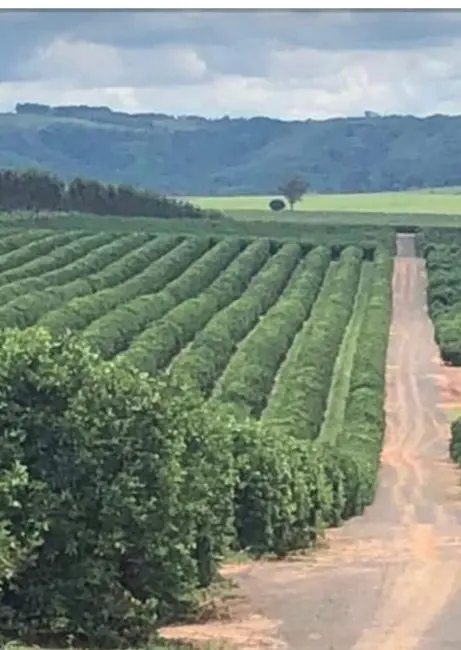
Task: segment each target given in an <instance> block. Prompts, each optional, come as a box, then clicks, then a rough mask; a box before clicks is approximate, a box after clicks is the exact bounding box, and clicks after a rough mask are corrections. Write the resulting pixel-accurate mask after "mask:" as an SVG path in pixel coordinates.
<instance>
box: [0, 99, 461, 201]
mask: <svg viewBox="0 0 461 650" xmlns="http://www.w3.org/2000/svg"><path fill="white" fill-rule="evenodd" d="M0 167H7V168H14V169H28V168H40V169H45V170H48V171H50V172H52V173H54V174H58V175H59V176H60V177H61V178H63V179H65V180H66V181H69V180H71V179H72V178H74V177H76V176H81V177H86V178H95V179H98V180H100V181H101V182H104V183H117V184H131V185H133V186H136V187H144V188H151V189H152V190H155V191H158V192H160V193H163V194H169V195H177V196H193V195H228V194H234V195H239V194H273V193H275V191H276V188H277V187H278V186H279V184H280V182H281V181H283V180H284V179H286V178H288V177H290V176H292V175H295V174H300V175H302V176H303V177H306V178H307V179H308V180H309V182H310V185H311V189H312V191H314V192H375V191H384V190H389V191H390V190H406V189H412V188H424V187H443V186H453V185H460V184H461V116H451V117H449V116H444V115H433V116H431V117H427V118H417V117H412V116H399V115H395V116H380V115H378V114H376V113H372V112H370V111H367V112H366V113H365V114H364V115H363V117H357V118H337V119H329V120H324V121H318V120H309V119H306V120H305V121H299V120H298V121H292V122H286V121H282V120H276V119H269V118H267V117H254V118H251V119H230V118H229V117H223V118H221V119H214V120H211V119H205V118H203V117H198V116H193V115H189V116H179V117H174V116H170V115H165V114H162V113H146V114H137V115H129V114H126V113H121V112H117V111H112V110H110V109H109V108H105V107H90V106H58V107H54V108H53V107H50V106H46V105H41V104H18V105H17V106H16V108H15V112H12V113H3V114H0Z"/></svg>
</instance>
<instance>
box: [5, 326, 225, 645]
mask: <svg viewBox="0 0 461 650" xmlns="http://www.w3.org/2000/svg"><path fill="white" fill-rule="evenodd" d="M0 343H1V345H0V404H1V409H0V439H1V448H2V455H1V459H0V470H1V473H0V477H1V480H0V522H5V523H6V525H7V531H8V535H7V536H5V534H4V526H3V527H2V526H1V525H0V545H1V546H2V547H5V546H6V547H7V549H10V551H9V553H8V554H7V555H6V556H2V574H1V576H0V577H1V578H2V587H3V589H2V592H3V593H2V594H1V597H0V629H1V630H2V631H3V632H4V634H5V635H6V636H14V637H17V636H19V637H20V638H21V639H23V640H25V641H27V642H40V641H44V640H49V639H50V638H52V639H54V640H55V641H56V642H58V643H59V642H61V643H64V642H65V641H66V640H67V639H68V638H74V639H75V640H78V641H81V642H84V643H85V644H87V645H98V646H114V645H129V644H136V643H141V642H145V641H146V640H147V638H148V637H149V635H150V634H151V632H152V630H153V628H154V625H155V623H156V622H157V623H160V622H165V621H168V620H171V619H172V618H178V617H181V616H184V615H186V614H187V613H188V612H190V611H194V608H195V606H196V604H197V588H198V587H200V586H205V585H207V584H209V583H210V581H211V579H212V578H213V577H214V572H215V567H216V563H217V562H218V560H219V558H220V557H221V555H222V553H223V551H224V549H225V548H226V547H227V546H228V544H229V539H230V537H231V535H232V516H233V485H234V483H235V478H234V469H233V454H232V451H233V447H232V435H231V434H232V432H231V430H230V429H228V428H226V426H225V425H226V422H225V421H224V420H223V419H222V418H220V416H219V414H217V413H215V412H214V411H212V410H211V409H210V408H209V407H207V406H206V405H205V404H204V403H203V402H202V401H201V400H200V398H199V397H198V396H197V395H195V394H194V393H193V392H191V391H189V390H187V391H186V390H184V389H182V388H181V387H180V386H179V385H176V384H174V383H173V382H171V381H169V380H168V379H167V378H157V379H155V378H152V377H149V376H147V375H144V374H141V373H139V372H137V371H135V370H134V369H130V368H127V367H123V368H122V367H121V366H120V365H117V364H115V363H106V362H102V361H101V360H100V359H99V358H98V356H96V355H94V354H93V353H92V352H91V351H90V350H89V349H88V348H87V347H86V346H85V345H83V344H82V343H81V342H78V341H77V340H76V339H74V338H71V337H65V338H61V339H59V340H55V341H53V339H52V338H51V336H50V335H49V334H48V333H47V332H46V331H45V330H42V329H38V328H37V329H33V330H28V331H22V332H20V331H16V330H10V331H4V332H3V333H2V334H1V342H0ZM16 463H19V465H16ZM15 468H16V470H15ZM14 471H16V472H19V474H20V476H19V478H20V479H21V480H18V479H17V478H15V476H14V473H12V472H14ZM4 486H6V487H4ZM23 540H24V541H23ZM24 554H25V555H24Z"/></svg>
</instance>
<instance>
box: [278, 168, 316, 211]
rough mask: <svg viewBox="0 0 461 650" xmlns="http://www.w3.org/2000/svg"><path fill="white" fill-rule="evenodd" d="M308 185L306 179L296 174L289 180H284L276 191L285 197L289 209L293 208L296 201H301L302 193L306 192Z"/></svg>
mask: <svg viewBox="0 0 461 650" xmlns="http://www.w3.org/2000/svg"><path fill="white" fill-rule="evenodd" d="M308 187H309V185H308V183H307V181H305V180H303V179H302V178H300V177H298V176H296V177H294V178H291V179H290V180H288V181H286V182H285V183H283V184H282V185H281V186H280V187H279V189H278V191H279V192H280V194H281V195H282V196H284V197H285V198H286V200H287V201H288V203H289V204H290V210H293V209H294V206H295V203H298V201H301V199H302V198H303V196H304V194H305V193H306V192H307V188H308Z"/></svg>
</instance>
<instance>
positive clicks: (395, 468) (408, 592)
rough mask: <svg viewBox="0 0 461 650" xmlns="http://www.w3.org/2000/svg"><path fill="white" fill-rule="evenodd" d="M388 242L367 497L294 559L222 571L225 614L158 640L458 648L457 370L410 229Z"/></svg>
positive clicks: (460, 384)
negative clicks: (430, 304)
mask: <svg viewBox="0 0 461 650" xmlns="http://www.w3.org/2000/svg"><path fill="white" fill-rule="evenodd" d="M397 243H398V257H397V259H396V262H395V268H394V278H393V318H392V326H391V331H390V341H389V350H388V363H387V380H386V381H387V396H386V411H387V427H386V435H385V443H384V447H383V451H382V457H381V470H380V477H379V487H378V491H377V495H376V499H375V502H374V503H373V505H372V506H370V507H369V508H368V509H367V510H366V512H365V514H364V516H362V517H357V518H355V519H352V520H350V521H349V522H347V523H346V524H345V525H344V526H343V527H341V528H340V529H335V530H330V531H329V532H328V533H327V539H326V544H325V545H324V547H322V548H320V549H318V550H316V551H315V552H312V553H310V554H307V555H306V556H304V557H298V558H296V559H292V560H289V561H281V562H269V561H261V562H255V563H251V564H247V565H244V564H243V565H237V566H228V567H225V569H224V571H223V575H224V576H229V577H232V578H233V579H234V580H236V581H237V584H238V592H237V595H238V597H237V598H236V600H235V603H234V605H232V606H231V609H232V611H231V616H230V618H229V619H227V620H223V621H212V622H209V623H206V624H203V625H193V626H183V627H176V628H174V627H173V628H168V629H166V630H164V631H163V634H164V636H167V637H170V638H181V639H188V640H194V639H195V640H197V641H213V642H215V641H219V642H223V643H225V644H226V645H227V644H228V645H229V647H235V648H238V649H241V650H243V649H245V650H317V649H319V650H451V649H453V650H454V649H455V648H456V650H459V648H460V647H461V561H460V560H461V489H460V486H459V484H460V478H459V471H458V470H457V469H456V467H455V466H454V465H453V464H452V463H451V461H450V460H449V454H448V444H449V435H450V428H449V422H448V419H447V415H446V412H447V409H450V408H461V370H459V369H455V368H447V367H444V365H443V364H442V362H441V360H440V356H439V352H438V349H437V346H436V345H435V342H434V335H433V327H432V324H431V322H430V320H429V318H428V315H427V307H426V292H425V290H426V281H427V278H426V272H425V268H424V261H423V260H421V259H418V258H416V257H415V255H414V245H413V238H412V236H408V235H406V236H405V235H399V237H398V242H397Z"/></svg>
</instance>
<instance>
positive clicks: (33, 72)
mask: <svg viewBox="0 0 461 650" xmlns="http://www.w3.org/2000/svg"><path fill="white" fill-rule="evenodd" d="M25 101H29V102H40V103H46V104H51V105H60V104H88V105H97V106H110V107H111V108H113V109H114V110H122V111H127V112H164V113H172V114H175V115H177V114H180V115H183V114H194V115H203V116H206V117H220V116H223V115H229V116H232V117H234V116H244V117H249V116H254V115H267V116H270V117H277V118H281V119H307V118H314V119H324V118H328V117H337V116H351V115H352V116H353V115H362V114H363V112H364V111H365V110H372V111H376V112H378V113H384V114H388V113H400V114H402V113H403V114H414V115H428V114H434V113H448V114H457V113H461V11H460V12H454V11H451V12H450V11H446V12H443V11H439V12H438V11H415V10H413V11H400V12H399V11H377V10H374V11H371V10H370V11H332V10H330V11H324V12H318V11H317V12H315V11H286V12H280V11H254V12H249V11H248V12H245V11H238V10H235V11H196V12H192V11H144V12H142V11H132V12H129V11H120V12H117V11H105V12H103V11H85V10H80V11H78V10H75V11H64V10H63V11H29V12H26V11H16V12H12V11H0V110H1V111H9V110H12V109H13V108H14V105H15V104H16V102H25Z"/></svg>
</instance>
